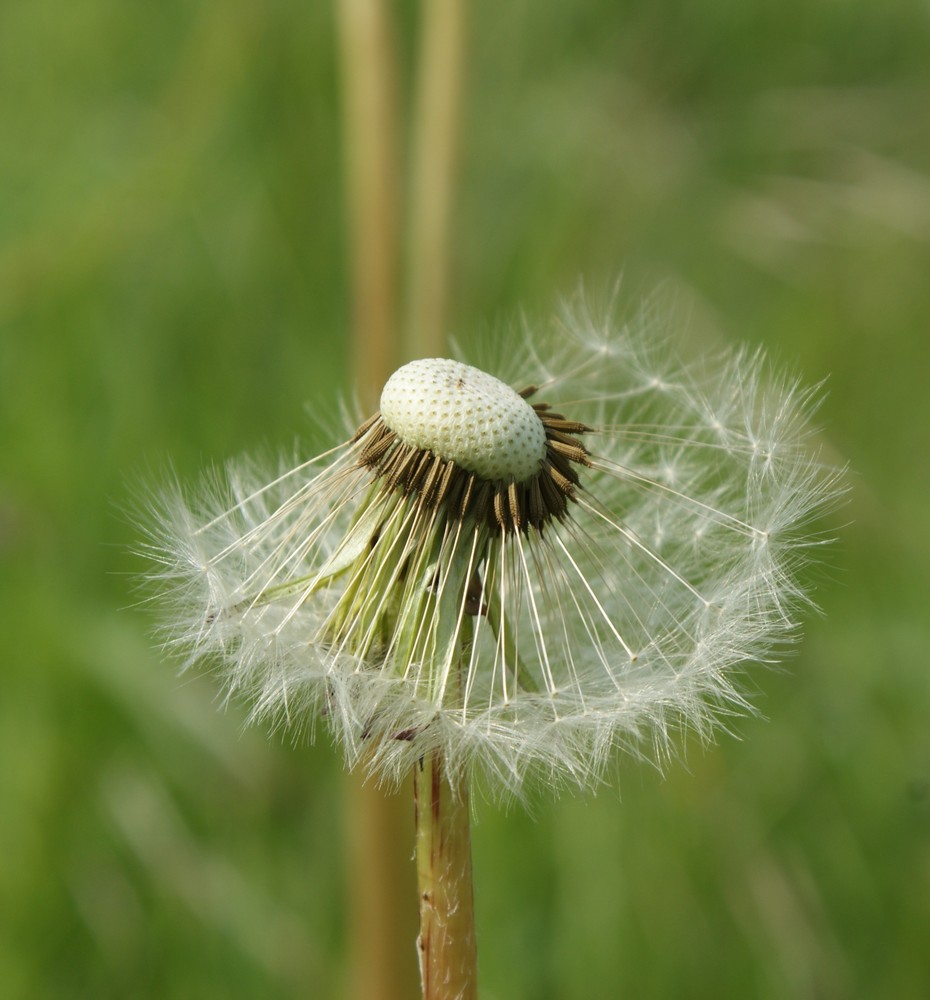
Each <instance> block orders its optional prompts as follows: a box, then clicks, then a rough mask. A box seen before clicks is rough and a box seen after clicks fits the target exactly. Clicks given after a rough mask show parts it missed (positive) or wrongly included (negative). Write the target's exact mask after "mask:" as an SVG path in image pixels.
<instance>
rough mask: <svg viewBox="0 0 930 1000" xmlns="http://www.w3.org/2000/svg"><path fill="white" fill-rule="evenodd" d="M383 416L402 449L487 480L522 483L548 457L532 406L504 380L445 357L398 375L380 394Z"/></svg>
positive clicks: (407, 368)
mask: <svg viewBox="0 0 930 1000" xmlns="http://www.w3.org/2000/svg"><path fill="white" fill-rule="evenodd" d="M381 417H382V419H383V420H384V422H385V424H387V426H388V427H389V428H390V429H391V430H392V431H394V433H395V434H396V435H397V437H398V438H399V439H400V440H401V441H403V442H404V443H405V444H408V445H412V446H413V447H415V448H421V449H424V450H428V451H431V452H433V453H434V454H436V455H438V456H439V457H440V458H443V459H445V460H446V461H451V462H455V464H456V465H458V466H459V467H460V468H462V469H465V470H466V471H467V472H473V473H475V475H477V476H480V477H481V478H482V479H489V480H503V481H504V482H507V481H509V480H511V479H512V480H514V482H518V483H522V482H524V481H526V480H527V479H529V478H531V477H532V476H534V475H535V474H536V473H537V472H538V471H539V467H540V464H541V463H542V460H543V459H544V458H545V455H546V433H545V430H544V429H543V425H542V421H541V420H540V419H539V417H538V416H537V414H536V412H535V410H534V409H533V407H532V406H530V404H529V403H527V401H526V400H525V399H523V397H522V396H520V395H519V393H516V392H514V390H513V389H511V388H510V386H509V385H506V384H505V383H504V382H501V381H500V379H496V378H494V376H493V375H488V374H487V373H486V372H483V371H481V370H480V369H478V368H472V367H471V365H465V364H462V363H461V362H460V361H449V360H446V359H445V358H426V359H423V360H421V361H411V362H410V364H407V365H404V366H403V368H398V370H397V371H396V372H394V374H393V375H392V376H391V377H390V378H389V379H388V381H387V383H386V384H385V386H384V390H383V391H382V393H381Z"/></svg>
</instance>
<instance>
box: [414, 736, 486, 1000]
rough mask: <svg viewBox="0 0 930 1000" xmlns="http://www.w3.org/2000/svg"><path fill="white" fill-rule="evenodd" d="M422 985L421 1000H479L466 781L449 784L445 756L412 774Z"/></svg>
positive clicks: (426, 760) (429, 759)
mask: <svg viewBox="0 0 930 1000" xmlns="http://www.w3.org/2000/svg"><path fill="white" fill-rule="evenodd" d="M414 801H415V803H416V827H417V833H416V843H417V882H418V888H419V893H420V935H419V937H418V938H417V948H418V950H419V956H420V982H421V986H422V990H423V1000H475V998H476V997H477V995H478V958H477V944H476V938H475V907H474V893H473V889H472V870H471V829H470V816H469V806H468V784H467V780H465V779H462V780H460V781H457V782H456V783H455V785H454V787H453V785H452V784H450V782H449V780H448V778H447V776H446V773H445V768H444V767H443V760H442V756H441V755H440V754H439V753H438V752H436V753H432V754H428V755H427V756H426V757H424V758H423V759H422V760H421V761H420V762H419V764H418V765H417V766H416V768H415V770H414Z"/></svg>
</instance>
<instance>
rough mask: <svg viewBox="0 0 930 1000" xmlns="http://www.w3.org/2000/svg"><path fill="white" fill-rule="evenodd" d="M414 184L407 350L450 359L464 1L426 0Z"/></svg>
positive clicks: (414, 355) (411, 354) (417, 355)
mask: <svg viewBox="0 0 930 1000" xmlns="http://www.w3.org/2000/svg"><path fill="white" fill-rule="evenodd" d="M421 10H422V20H423V23H422V27H421V34H420V38H421V43H420V55H419V65H418V69H417V101H416V108H415V117H414V129H413V154H412V177H411V185H410V195H411V211H410V225H409V231H410V243H409V248H408V249H409V273H408V289H407V319H406V324H405V329H404V348H405V350H404V353H405V355H406V356H407V357H409V358H423V357H444V356H445V350H446V348H445V334H446V329H445V322H446V308H447V304H448V280H449V272H450V270H451V268H450V259H449V258H450V248H451V245H452V239H451V232H450V226H451V221H452V203H453V190H454V185H455V174H456V162H457V159H458V140H459V131H460V118H461V106H462V90H463V70H464V64H465V0H423V2H422V3H421Z"/></svg>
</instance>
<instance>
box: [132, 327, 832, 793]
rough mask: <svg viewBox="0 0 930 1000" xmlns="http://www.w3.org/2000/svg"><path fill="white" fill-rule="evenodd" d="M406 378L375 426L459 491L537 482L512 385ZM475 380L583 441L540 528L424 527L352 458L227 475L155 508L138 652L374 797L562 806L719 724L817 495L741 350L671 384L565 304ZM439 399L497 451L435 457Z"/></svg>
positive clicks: (439, 366) (624, 335) (631, 341)
mask: <svg viewBox="0 0 930 1000" xmlns="http://www.w3.org/2000/svg"><path fill="white" fill-rule="evenodd" d="M418 364H419V365H420V366H421V367H420V368H416V367H414V366H407V367H406V368H404V369H401V370H400V372H399V373H397V374H396V375H395V376H394V377H393V378H392V379H391V381H390V382H389V383H388V385H387V387H386V388H385V395H384V397H383V399H382V409H383V411H384V416H385V421H386V422H387V423H388V424H389V426H391V427H392V428H393V429H394V430H396V431H401V429H402V425H403V427H404V428H407V430H406V431H405V433H410V430H409V428H411V427H413V428H414V429H415V430H416V428H419V430H417V431H416V432H417V433H419V434H420V437H419V439H418V440H417V441H415V442H412V443H415V444H417V445H418V446H419V447H422V448H426V449H431V450H434V451H435V452H436V453H438V454H439V455H440V457H444V458H447V459H453V460H455V461H456V462H460V463H461V464H462V465H463V466H464V467H465V468H468V469H469V470H470V471H472V472H476V473H478V474H479V475H483V476H485V477H501V478H504V477H506V476H513V477H517V476H518V475H521V474H522V473H523V472H524V468H525V469H526V471H527V474H530V472H532V471H533V469H535V467H537V466H538V464H539V461H540V456H541V454H542V452H541V450H540V448H541V444H540V440H541V439H539V438H538V434H537V432H536V430H535V429H534V425H533V423H532V422H531V421H530V420H529V417H532V418H533V420H535V421H536V423H537V424H538V423H539V421H538V419H537V418H536V417H535V414H534V413H533V411H532V409H531V408H530V407H529V406H528V404H526V403H525V402H524V400H523V399H521V398H520V396H519V395H517V393H516V392H514V391H512V390H511V389H508V388H507V386H506V385H502V384H501V383H500V382H498V379H497V377H492V376H489V375H485V374H484V373H483V372H481V371H478V370H476V369H473V368H470V367H468V366H465V365H462V364H460V363H458V362H450V361H443V362H430V363H429V365H431V366H432V368H430V369H426V368H425V367H423V366H424V365H426V364H427V363H424V362H421V363H418ZM494 370H495V375H496V376H499V377H500V378H501V379H503V380H506V381H507V382H509V383H510V384H511V385H513V386H514V387H515V388H516V389H520V388H522V387H523V386H525V385H527V384H530V383H533V384H536V385H538V386H540V390H539V393H538V396H537V397H535V398H538V399H544V400H545V401H546V402H548V403H550V404H551V405H552V407H553V409H554V410H555V409H557V410H558V411H560V412H563V413H564V414H565V416H566V417H567V418H569V419H571V420H577V421H583V422H584V424H586V425H588V426H589V427H591V428H594V431H593V433H590V434H587V435H586V436H585V445H586V446H587V447H588V449H589V450H590V453H591V454H590V463H591V465H590V467H589V468H584V469H581V470H580V472H579V476H580V486H579V488H578V489H577V491H576V494H575V499H574V500H572V502H570V503H569V506H568V511H567V513H566V515H565V517H564V518H561V519H559V520H556V519H553V520H552V521H551V522H549V523H547V524H546V525H545V527H544V529H543V530H542V531H538V530H536V529H535V528H532V527H529V528H528V529H527V530H526V531H525V532H520V531H517V532H511V533H509V534H508V533H506V532H503V531H501V532H500V533H497V534H496V533H495V532H494V530H493V528H490V527H488V525H487V524H485V523H482V524H480V525H479V524H477V523H475V522H474V521H472V522H469V521H468V520H465V521H462V520H461V519H456V518H455V517H454V516H450V515H449V512H448V511H446V510H445V509H443V508H440V509H438V510H437V509H432V510H426V509H424V507H423V506H422V505H420V504H418V502H417V497H416V495H415V494H414V495H403V494H402V493H399V492H391V491H389V490H386V489H384V488H383V484H380V485H379V483H378V482H373V481H372V480H373V474H372V472H371V471H370V470H369V469H368V468H365V467H364V466H362V465H360V464H359V461H358V459H359V454H360V449H361V448H362V447H363V445H364V438H363V439H361V440H359V441H354V442H353V441H352V440H349V441H347V442H346V443H345V444H342V445H340V446H339V447H337V448H335V449H334V450H333V451H332V452H329V453H327V454H325V455H323V456H320V457H318V458H314V459H311V460H309V461H307V462H305V463H304V464H302V465H298V466H297V467H296V468H283V469H282V470H280V471H277V472H274V471H268V470H265V469H257V468H253V467H252V466H251V465H249V464H246V463H236V464H233V465H231V466H230V467H229V470H228V474H227V476H226V478H225V480H224V481H223V482H222V484H221V485H212V486H210V487H208V488H206V489H205V490H204V492H203V494H202V496H201V497H200V499H199V500H192V499H191V498H190V497H188V496H185V495H184V494H183V493H182V491H181V490H179V489H177V488H173V489H171V490H169V491H167V492H166V493H165V494H164V495H163V496H162V497H160V498H159V500H158V502H157V504H156V508H157V517H158V519H157V525H156V528H155V529H154V530H153V531H152V538H151V543H150V545H149V547H148V551H149V553H150V554H151V555H152V556H153V557H154V558H155V560H157V562H158V568H157V570H156V572H155V573H153V579H154V581H155V583H156V585H157V588H158V590H159V593H160V594H162V595H165V594H167V595H168V601H167V605H168V613H167V615H166V618H165V623H164V632H165V636H166V638H167V641H168V644H169V645H171V646H172V647H175V648H177V649H179V650H181V651H183V655H184V657H185V662H186V663H187V664H188V665H191V664H195V663H197V664H201V663H209V664H211V665H216V666H217V667H218V669H219V671H220V672H221V674H222V676H223V678H224V680H225V685H226V689H227V692H228V694H229V695H230V696H243V697H244V698H245V699H246V700H247V701H248V703H249V704H251V706H252V710H253V714H254V716H255V717H256V718H271V719H273V720H275V721H277V722H284V723H287V724H292V725H294V726H297V727H305V728H308V729H310V730H313V729H314V727H315V726H316V724H317V723H324V724H325V725H326V727H327V728H328V729H330V730H331V732H332V733H333V735H334V737H335V738H336V739H337V741H338V742H339V743H340V744H341V745H342V747H343V749H344V751H345V755H346V758H347V761H348V764H349V765H350V766H352V765H354V764H356V763H357V762H359V761H361V760H364V761H365V763H366V766H368V767H370V768H372V769H373V770H374V771H375V772H376V773H378V774H379V775H381V776H383V777H385V778H388V779H396V778H398V777H400V776H401V775H403V774H404V773H405V772H406V771H407V769H408V768H409V767H410V766H411V764H412V762H414V761H415V760H416V759H418V758H419V757H421V756H422V755H423V754H424V753H425V752H426V751H428V750H432V749H436V748H440V749H441V750H442V751H443V754H444V758H445V760H446V761H447V762H448V765H449V767H450V768H451V769H452V770H458V769H471V768H477V769H478V770H480V771H483V772H484V773H485V774H486V775H487V776H489V777H490V778H491V785H490V787H491V788H492V789H497V790H498V791H499V792H500V793H502V794H504V793H507V792H518V791H519V789H520V788H521V786H522V784H523V782H524V780H525V778H526V777H527V776H528V775H531V774H532V775H536V776H538V777H541V778H542V779H543V780H545V781H547V782H550V783H552V784H558V783H560V782H563V781H568V782H572V783H577V784H578V785H581V786H587V785H590V784H592V783H595V782H596V781H598V780H599V779H600V777H601V775H602V773H603V769H604V766H605V764H606V762H607V761H608V759H609V758H610V756H611V753H612V752H613V750H614V749H615V748H616V747H618V746H622V747H625V748H627V749H633V750H634V751H637V752H640V751H642V750H648V749H652V750H653V751H654V752H658V753H659V754H660V755H661V754H662V753H664V752H665V751H666V750H667V748H668V745H669V737H670V735H671V733H672V731H674V730H675V729H678V728H681V727H682V726H691V727H694V728H695V729H697V730H698V731H699V732H701V733H702V734H706V733H708V732H709V731H710V729H711V728H712V726H713V723H714V721H715V720H716V719H719V718H720V716H721V715H722V714H726V713H729V712H731V711H734V710H739V709H743V708H745V707H746V705H745V702H744V699H743V697H742V696H741V694H740V693H739V689H738V683H737V681H738V678H739V675H740V673H741V671H742V670H743V668H744V667H745V665H746V664H748V663H749V662H751V661H760V660H771V659H772V658H773V657H775V656H776V655H777V652H778V649H779V647H780V646H781V645H782V644H783V643H785V641H787V640H790V639H792V638H793V637H794V635H795V625H796V623H795V617H794V615H795V611H796V609H797V606H798V604H799V602H801V601H802V600H803V591H802V589H801V588H800V586H799V584H798V582H797V574H798V570H799V569H800V568H801V566H802V565H803V564H804V563H805V562H806V561H807V559H808V555H809V552H810V549H811V547H812V546H813V545H814V544H816V541H817V540H816V539H814V538H811V537H809V536H807V535H805V529H806V527H807V525H808V523H809V521H810V520H811V518H812V517H813V516H815V515H816V514H818V513H819V512H820V511H821V510H822V509H823V508H824V507H825V506H826V505H829V504H830V503H831V502H832V501H834V500H835V499H836V496H837V493H838V488H837V484H836V475H835V474H834V473H832V472H831V471H830V470H825V469H824V468H823V467H822V466H821V465H820V464H819V463H818V461H817V460H816V458H815V457H813V456H812V454H811V452H810V450H809V447H808V441H807V436H808V419H809V414H810V410H811V408H812V394H811V393H809V392H806V391H804V390H801V389H799V388H798V387H797V386H796V385H795V384H793V383H789V382H785V381H783V380H781V379H779V378H778V377H777V376H774V375H772V373H771V372H769V371H768V370H767V369H766V366H765V365H764V362H763V360H762V358H761V357H760V356H759V355H758V354H747V353H742V352H741V353H737V354H734V355H728V356H725V357H718V358H715V359H714V360H713V361H705V362H704V363H701V364H697V365H683V364H681V363H676V362H674V361H669V359H668V357H667V355H666V352H665V351H664V350H660V349H657V348H656V347H655V337H654V330H648V331H647V330H646V329H644V328H643V326H642V325H640V326H635V325H631V326H622V327H619V328H616V327H607V326H605V325H603V324H600V323H597V322H595V321H594V320H593V319H591V318H590V317H589V316H588V315H587V314H586V313H585V312H584V311H583V310H580V309H579V310H576V311H575V312H574V313H571V314H568V315H567V317H566V319H565V320H564V321H563V322H562V324H561V325H560V326H559V327H558V328H557V330H556V331H554V334H552V335H548V336H545V337H541V338H539V339H538V340H531V339H529V338H528V339H527V340H526V341H525V342H524V343H523V344H522V345H521V349H519V350H514V351H512V352H511V354H510V356H509V357H508V358H506V359H505V361H504V363H503V364H502V365H501V366H500V367H496V368H495V369H494ZM457 380H459V381H461V382H463V383H464V385H465V386H466V389H467V391H468V392H471V393H472V394H473V395H474V397H475V398H480V399H481V400H482V401H483V405H485V406H486V407H487V413H486V414H485V416H484V417H483V418H482V419H483V420H484V421H485V422H484V424H483V426H485V427H486V428H492V433H491V435H490V437H486V438H485V439H484V440H485V441H487V440H491V441H493V442H495V443H497V444H499V443H500V440H501V438H500V436H499V435H498V429H499V428H501V427H503V428H505V430H506V428H508V427H509V428H511V430H512V429H513V427H515V426H516V427H518V428H519V429H520V433H519V434H518V435H517V438H519V439H520V440H521V441H523V443H524V444H525V447H524V446H523V445H521V446H520V448H510V450H509V451H507V448H508V447H509V446H508V445H507V443H506V440H505V442H504V445H503V446H502V447H503V451H504V452H506V454H504V455H503V457H501V456H500V455H498V454H496V453H495V452H494V450H493V449H492V450H491V451H481V450H480V448H479V449H478V450H477V451H476V450H474V449H473V448H472V445H469V446H468V447H469V448H472V450H470V451H468V453H467V454H466V453H465V451H463V450H462V448H461V447H460V446H459V445H458V444H456V439H455V438H454V435H453V436H452V437H449V436H448V435H446V437H443V433H444V432H443V431H442V428H441V427H440V426H439V425H438V424H431V423H430V422H429V419H428V413H429V412H432V411H433V410H437V411H439V412H445V411H444V410H443V407H444V406H445V404H446V402H447V401H448V396H447V393H449V392H455V391H456V387H457V388H458V391H462V387H461V385H460V384H459V381H457ZM411 385H413V386H414V387H415V388H417V391H420V392H421V395H420V396H419V397H417V398H416V399H415V400H413V402H411V399H412V397H411V396H410V395H409V393H410V386H411ZM424 386H425V388H424ZM489 387H490V388H489ZM514 401H515V402H514ZM518 404H519V405H518ZM508 407H509V408H510V409H508ZM446 409H447V410H448V411H449V412H452V411H453V410H455V407H451V406H450V407H447V408H446ZM456 412H461V411H456ZM527 412H528V414H529V417H527V416H526V413H527ZM424 414H427V415H426V416H424ZM450 419H451V418H450ZM454 419H455V420H459V421H460V422H461V420H460V417H459V416H457V417H455V418H454ZM405 421H406V423H404V422H405ZM521 421H523V422H522V423H521ZM476 423H479V421H476ZM450 426H451V424H450ZM495 428H496V429H495ZM495 435H498V436H495ZM521 435H523V437H521ZM534 435H535V436H534ZM512 436H513V435H511V437H512ZM504 438H506V434H505V435H504ZM527 442H528V443H527ZM482 447H483V446H482ZM495 447H496V445H495ZM534 449H535V450H534ZM495 463H498V464H495ZM500 463H502V464H500ZM515 463H516V464H515ZM520 463H523V464H520Z"/></svg>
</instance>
